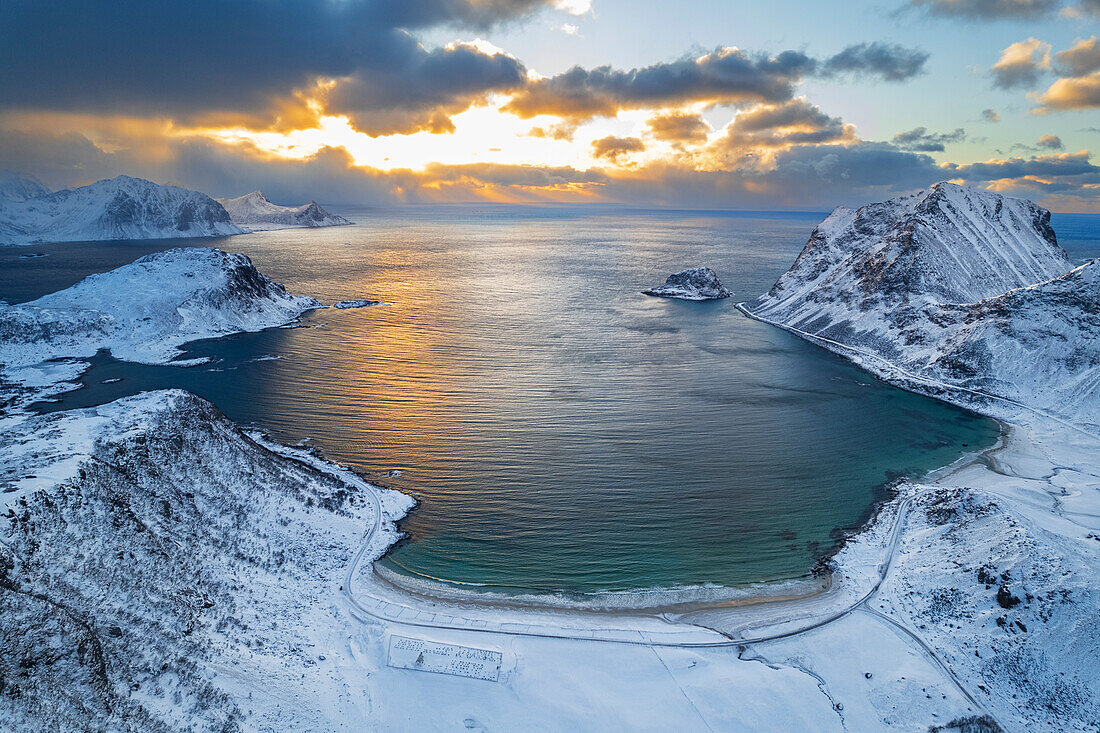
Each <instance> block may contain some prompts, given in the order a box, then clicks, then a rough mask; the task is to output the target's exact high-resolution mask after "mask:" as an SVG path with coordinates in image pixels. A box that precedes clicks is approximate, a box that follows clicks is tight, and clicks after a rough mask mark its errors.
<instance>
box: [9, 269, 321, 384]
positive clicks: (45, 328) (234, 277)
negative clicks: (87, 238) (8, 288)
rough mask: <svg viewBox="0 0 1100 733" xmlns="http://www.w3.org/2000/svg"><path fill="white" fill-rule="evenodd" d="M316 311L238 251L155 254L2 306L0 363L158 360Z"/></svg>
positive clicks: (314, 303)
mask: <svg viewBox="0 0 1100 733" xmlns="http://www.w3.org/2000/svg"><path fill="white" fill-rule="evenodd" d="M320 306H321V304H320V303H319V302H318V301H316V300H314V299H313V298H300V297H295V296H293V295H290V294H289V293H287V291H286V290H285V289H284V288H283V286H282V285H280V284H278V283H276V282H274V281H272V280H270V279H269V278H267V277H266V276H264V275H263V274H261V273H260V272H258V271H257V270H256V268H255V267H253V265H252V262H251V261H250V260H249V259H248V258H247V257H246V256H244V255H241V254H227V253H225V252H222V251H221V250H217V249H204V248H186V249H172V250H166V251H164V252H157V253H154V254H151V255H148V256H147V257H142V258H141V259H139V260H137V261H135V262H132V263H130V264H129V265H124V266H123V267H120V268H118V269H116V270H112V271H110V272H105V273H101V274H98V275H91V276H89V277H87V278H85V279H84V280H81V281H80V282H79V283H77V284H76V285H73V286H72V287H71V288H68V289H66V290H62V291H60V292H57V293H51V294H50V295H46V296H43V297H41V298H39V299H38V300H35V301H32V302H30V303H23V304H19V305H8V304H0V364H3V365H7V366H9V367H12V366H25V365H31V364H37V363H39V362H42V361H45V360H46V359H52V358H57V357H86V356H92V355H94V354H95V353H96V351H97V350H99V349H110V350H111V352H112V353H113V354H114V356H116V357H117V358H119V359H126V360H130V361H138V362H146V363H158V362H164V361H167V360H169V359H171V358H173V357H174V356H176V355H178V353H179V350H178V347H179V346H180V345H181V344H184V343H186V342H188V341H193V340H195V339H200V338H211V337H214V336H221V335H225V334H229V333H237V332H240V331H258V330H261V329H264V328H269V327H272V326H279V325H283V324H285V323H287V322H289V321H292V320H294V319H295V318H297V317H298V316H300V315H301V314H302V313H304V312H305V311H307V310H310V309H313V308H318V307H320Z"/></svg>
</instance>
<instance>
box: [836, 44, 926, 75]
mask: <svg viewBox="0 0 1100 733" xmlns="http://www.w3.org/2000/svg"><path fill="white" fill-rule="evenodd" d="M927 61H928V54H927V53H925V52H924V51H921V50H919V49H916V48H905V47H904V46H899V45H897V44H896V43H880V42H878V41H876V42H874V43H860V44H857V45H854V46H849V47H848V48H846V49H844V50H843V51H841V52H840V53H838V54H837V55H835V56H832V57H830V58H828V59H826V60H825V61H824V63H822V65H821V75H822V76H835V75H837V74H854V75H856V76H863V77H879V78H881V79H884V80H886V81H905V80H906V79H911V78H912V77H914V76H916V75H917V74H920V73H921V72H923V71H924V64H925V62H927Z"/></svg>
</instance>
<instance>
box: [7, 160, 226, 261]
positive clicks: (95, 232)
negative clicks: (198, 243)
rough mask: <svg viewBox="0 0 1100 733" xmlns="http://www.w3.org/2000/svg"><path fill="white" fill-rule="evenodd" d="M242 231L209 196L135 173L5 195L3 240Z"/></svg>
mask: <svg viewBox="0 0 1100 733" xmlns="http://www.w3.org/2000/svg"><path fill="white" fill-rule="evenodd" d="M20 190H24V191H26V187H25V186H23V188H21V189H20ZM17 194H18V191H17ZM241 233H243V230H242V229H241V228H240V227H238V226H237V225H236V224H234V223H233V222H232V221H230V219H229V214H228V213H227V212H226V210H225V208H224V207H222V205H221V204H219V203H218V202H217V201H215V200H214V199H212V198H210V197H209V196H207V195H206V194H204V193H199V192H198V191H189V190H187V189H185V188H179V187H177V186H161V185H159V184H156V183H153V182H151V181H146V180H144V179H141V178H131V177H130V176H118V177H116V178H109V179H105V180H102V181H97V182H96V183H93V184H90V185H88V186H81V187H79V188H72V189H65V190H62V191H57V192H54V193H40V194H39V195H36V196H32V197H29V198H23V199H19V198H17V197H16V198H12V197H0V244H33V243H36V242H82V241H98V240H111V239H164V238H175V237H211V236H224V235H228V234H241Z"/></svg>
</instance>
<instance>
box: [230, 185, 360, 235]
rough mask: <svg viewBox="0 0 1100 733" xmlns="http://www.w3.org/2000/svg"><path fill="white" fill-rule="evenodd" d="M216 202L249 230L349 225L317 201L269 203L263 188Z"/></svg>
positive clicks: (235, 222) (239, 224)
mask: <svg viewBox="0 0 1100 733" xmlns="http://www.w3.org/2000/svg"><path fill="white" fill-rule="evenodd" d="M217 202H218V203H219V204H221V205H222V206H224V207H225V210H226V211H228V212H229V218H230V219H231V220H232V221H233V223H234V224H236V225H237V226H241V227H244V228H245V229H249V230H251V231H262V230H265V229H290V228H295V227H332V226H343V225H345V224H351V222H350V221H348V220H347V219H345V218H344V217H342V216H336V215H335V214H330V213H328V212H327V211H325V210H324V209H322V208H321V206H320V205H319V204H318V203H317V202H316V201H310V202H309V203H308V204H302V205H301V206H279V205H278V204H273V203H271V201H269V200H268V198H267V196H265V195H264V192H263V191H253V192H252V193H249V194H245V195H244V196H238V197H237V198H235V199H217Z"/></svg>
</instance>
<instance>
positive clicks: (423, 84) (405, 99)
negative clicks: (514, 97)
mask: <svg viewBox="0 0 1100 733" xmlns="http://www.w3.org/2000/svg"><path fill="white" fill-rule="evenodd" d="M526 79H527V70H526V69H525V68H524V66H523V64H521V63H520V62H519V61H517V60H516V59H514V58H512V57H511V56H507V55H505V54H495V55H489V54H486V53H482V52H481V51H479V50H477V49H476V48H473V47H472V46H464V45H458V46H453V47H448V48H440V49H435V50H433V51H430V52H426V53H423V54H420V55H419V57H418V58H417V59H415V60H414V61H411V62H410V64H409V65H408V66H406V67H402V68H396V69H380V70H378V71H374V72H371V73H360V74H356V75H354V76H352V77H348V78H346V79H343V80H341V81H340V82H339V83H338V84H337V85H336V86H335V87H334V88H333V89H332V91H331V92H329V93H328V94H325V95H324V100H325V109H326V111H327V112H329V113H332V114H347V115H348V116H349V117H350V118H351V121H352V124H353V125H355V127H356V128H357V129H359V130H362V131H363V132H366V133H368V134H382V133H386V132H408V131H411V130H415V129H420V128H423V127H436V126H437V125H443V127H444V129H446V128H447V127H448V126H450V125H451V123H450V119H449V116H450V115H451V114H454V113H456V112H460V111H462V110H463V109H466V108H467V107H468V106H469V105H470V104H471V102H472V101H476V100H477V99H479V98H480V97H482V96H484V95H485V94H487V93H488V92H492V91H507V90H512V89H516V88H518V87H520V86H522V85H523V84H524V83H525V81H526ZM450 130H453V126H451V127H450ZM450 130H448V131H450ZM436 131H439V130H438V129H437V130H436Z"/></svg>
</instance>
